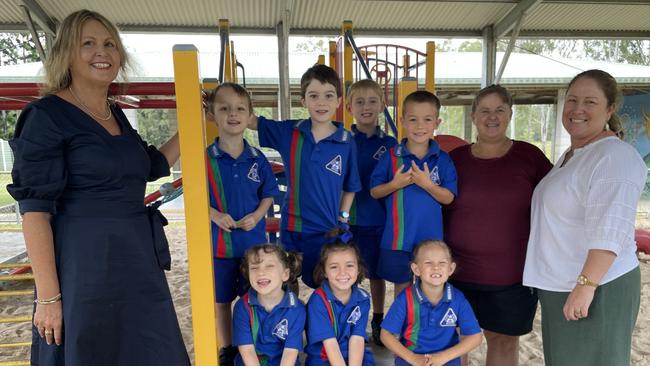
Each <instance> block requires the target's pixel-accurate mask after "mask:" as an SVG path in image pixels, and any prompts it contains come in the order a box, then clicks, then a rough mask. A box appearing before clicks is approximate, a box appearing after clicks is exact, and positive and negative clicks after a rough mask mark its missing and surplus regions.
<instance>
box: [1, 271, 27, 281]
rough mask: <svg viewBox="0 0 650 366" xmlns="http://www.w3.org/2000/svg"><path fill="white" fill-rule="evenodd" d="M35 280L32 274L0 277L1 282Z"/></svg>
mask: <svg viewBox="0 0 650 366" xmlns="http://www.w3.org/2000/svg"><path fill="white" fill-rule="evenodd" d="M33 279H34V275H33V274H31V273H29V274H19V275H3V276H0V281H25V280H33Z"/></svg>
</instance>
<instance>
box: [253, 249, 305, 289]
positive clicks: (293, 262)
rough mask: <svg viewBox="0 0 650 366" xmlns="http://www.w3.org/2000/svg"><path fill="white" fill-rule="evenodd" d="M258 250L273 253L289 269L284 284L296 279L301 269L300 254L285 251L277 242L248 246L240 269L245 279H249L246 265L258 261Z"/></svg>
mask: <svg viewBox="0 0 650 366" xmlns="http://www.w3.org/2000/svg"><path fill="white" fill-rule="evenodd" d="M260 252H262V253H266V254H270V253H273V254H275V255H276V256H277V258H278V260H279V261H280V263H282V265H283V266H284V268H286V269H288V270H289V279H288V280H287V281H286V282H285V284H286V283H293V282H295V281H296V280H297V278H298V276H299V275H300V271H301V269H302V256H301V255H300V254H299V253H296V252H287V251H286V250H284V249H283V248H282V247H281V246H279V245H277V244H271V243H267V244H260V245H256V246H254V247H252V248H249V249H248V250H247V251H246V253H244V257H243V258H242V261H241V266H240V270H241V273H242V275H243V276H244V278H246V280H247V281H250V278H249V272H248V267H249V266H250V265H251V264H255V263H259V262H260Z"/></svg>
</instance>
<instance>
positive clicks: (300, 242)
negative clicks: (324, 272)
mask: <svg viewBox="0 0 650 366" xmlns="http://www.w3.org/2000/svg"><path fill="white" fill-rule="evenodd" d="M325 241H326V239H325V233H297V232H293V231H287V230H282V232H281V233H280V242H281V243H282V246H283V247H284V249H285V250H287V251H292V252H299V253H302V282H304V283H305V285H307V286H309V287H311V288H317V287H318V285H317V284H316V283H314V268H316V265H317V264H318V260H319V259H320V251H321V249H322V248H323V245H325Z"/></svg>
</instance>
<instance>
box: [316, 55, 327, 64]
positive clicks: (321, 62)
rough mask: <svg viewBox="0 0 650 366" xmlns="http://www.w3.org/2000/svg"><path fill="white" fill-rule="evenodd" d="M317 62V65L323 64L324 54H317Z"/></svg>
mask: <svg viewBox="0 0 650 366" xmlns="http://www.w3.org/2000/svg"><path fill="white" fill-rule="evenodd" d="M317 63H318V64H319V65H325V55H318V61H317Z"/></svg>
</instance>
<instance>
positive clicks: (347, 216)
mask: <svg viewBox="0 0 650 366" xmlns="http://www.w3.org/2000/svg"><path fill="white" fill-rule="evenodd" d="M339 215H340V216H341V217H342V218H344V219H346V220H347V219H349V218H350V213H349V212H347V211H341V212H339Z"/></svg>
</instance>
